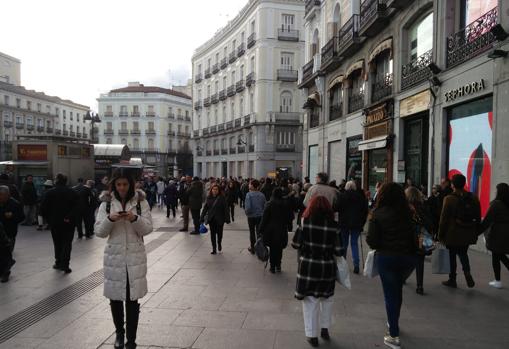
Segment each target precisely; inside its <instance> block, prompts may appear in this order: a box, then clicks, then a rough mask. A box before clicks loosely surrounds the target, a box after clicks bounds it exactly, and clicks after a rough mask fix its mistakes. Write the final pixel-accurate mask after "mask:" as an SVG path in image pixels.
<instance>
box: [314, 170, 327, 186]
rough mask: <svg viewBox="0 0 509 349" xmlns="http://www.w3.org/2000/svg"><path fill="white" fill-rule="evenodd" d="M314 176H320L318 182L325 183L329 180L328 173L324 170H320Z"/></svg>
mask: <svg viewBox="0 0 509 349" xmlns="http://www.w3.org/2000/svg"><path fill="white" fill-rule="evenodd" d="M316 176H317V177H318V178H320V182H321V183H323V184H327V182H328V181H329V175H328V174H327V173H325V172H320V173H318V174H317V175H316Z"/></svg>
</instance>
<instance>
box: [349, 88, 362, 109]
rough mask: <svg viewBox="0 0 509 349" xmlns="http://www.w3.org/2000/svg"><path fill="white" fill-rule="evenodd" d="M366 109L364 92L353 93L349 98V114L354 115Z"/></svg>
mask: <svg viewBox="0 0 509 349" xmlns="http://www.w3.org/2000/svg"><path fill="white" fill-rule="evenodd" d="M362 108H364V91H358V92H356V93H352V94H351V95H350V96H349V97H348V112H349V113H353V112H355V111H357V110H360V109H362Z"/></svg>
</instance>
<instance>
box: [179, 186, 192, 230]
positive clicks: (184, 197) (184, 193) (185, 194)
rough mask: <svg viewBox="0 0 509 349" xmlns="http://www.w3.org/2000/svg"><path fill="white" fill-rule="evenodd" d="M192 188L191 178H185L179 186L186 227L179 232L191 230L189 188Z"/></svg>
mask: <svg viewBox="0 0 509 349" xmlns="http://www.w3.org/2000/svg"><path fill="white" fill-rule="evenodd" d="M190 187H191V176H186V177H184V178H183V179H182V180H181V182H180V186H179V194H178V195H179V199H180V206H181V207H182V218H183V220H184V227H182V229H180V230H179V231H187V230H188V229H189V188H190Z"/></svg>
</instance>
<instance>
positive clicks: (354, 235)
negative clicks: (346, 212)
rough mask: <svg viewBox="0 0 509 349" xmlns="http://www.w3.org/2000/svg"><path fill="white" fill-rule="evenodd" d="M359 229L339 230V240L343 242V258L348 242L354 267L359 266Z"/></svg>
mask: <svg viewBox="0 0 509 349" xmlns="http://www.w3.org/2000/svg"><path fill="white" fill-rule="evenodd" d="M360 234H361V231H360V229H346V228H342V229H341V240H342V241H343V248H344V249H345V258H346V254H347V251H348V240H349V239H350V244H351V246H352V259H353V265H354V266H355V267H358V266H359V236H360Z"/></svg>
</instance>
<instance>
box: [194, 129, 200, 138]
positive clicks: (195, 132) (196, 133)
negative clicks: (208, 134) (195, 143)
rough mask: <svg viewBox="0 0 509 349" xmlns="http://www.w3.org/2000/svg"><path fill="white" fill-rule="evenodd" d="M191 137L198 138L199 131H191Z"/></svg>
mask: <svg viewBox="0 0 509 349" xmlns="http://www.w3.org/2000/svg"><path fill="white" fill-rule="evenodd" d="M193 137H194V138H196V137H200V131H199V130H194V131H193Z"/></svg>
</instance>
